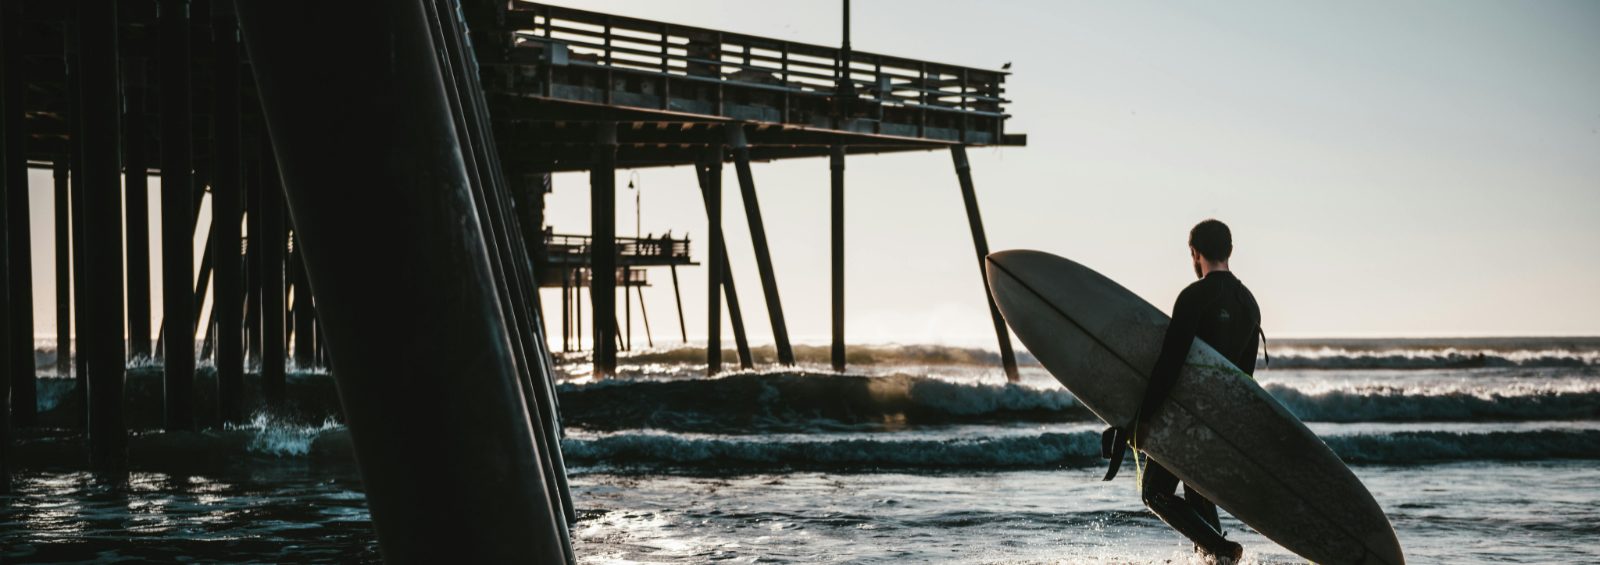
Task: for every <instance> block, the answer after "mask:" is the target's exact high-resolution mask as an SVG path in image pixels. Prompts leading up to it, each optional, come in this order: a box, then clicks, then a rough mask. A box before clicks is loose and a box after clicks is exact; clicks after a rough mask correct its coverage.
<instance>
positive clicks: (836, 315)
mask: <svg viewBox="0 0 1600 565" xmlns="http://www.w3.org/2000/svg"><path fill="white" fill-rule="evenodd" d="M828 168H829V170H830V172H831V173H832V177H833V178H832V181H833V182H832V190H831V195H832V196H831V201H832V210H831V214H830V216H831V218H832V221H831V222H830V223H831V225H832V233H833V237H832V240H833V252H832V257H833V261H832V272H833V277H832V278H833V348H832V349H833V370H834V371H839V372H843V371H844V366H845V350H844V146H843V145H835V146H833V147H831V148H830V151H829V154H828Z"/></svg>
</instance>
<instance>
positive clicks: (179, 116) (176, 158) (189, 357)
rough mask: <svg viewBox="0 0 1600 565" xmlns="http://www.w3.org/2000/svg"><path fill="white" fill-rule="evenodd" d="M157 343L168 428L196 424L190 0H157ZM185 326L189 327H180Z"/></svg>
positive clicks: (175, 428)
mask: <svg viewBox="0 0 1600 565" xmlns="http://www.w3.org/2000/svg"><path fill="white" fill-rule="evenodd" d="M159 17H160V21H159V22H158V23H157V25H158V27H159V30H158V31H159V33H160V49H161V66H160V73H161V108H160V110H161V297H162V300H161V312H162V313H161V333H162V335H161V338H160V339H161V343H162V351H161V358H162V377H163V383H164V386H163V396H162V398H163V400H164V402H165V410H164V414H165V420H166V428H167V429H168V430H192V429H194V423H195V422H194V325H195V316H196V314H195V313H196V312H197V311H198V308H197V307H196V306H195V301H194V228H195V226H194V224H195V213H194V209H195V208H197V206H195V202H196V201H197V200H198V199H196V198H195V195H194V192H195V190H194V176H193V173H192V170H193V168H194V161H193V154H192V152H191V151H192V149H191V139H190V138H191V136H192V135H193V133H192V132H191V130H190V128H191V127H192V125H191V124H192V121H191V117H190V113H191V111H192V110H191V107H190V94H189V89H190V78H189V72H190V71H189V63H190V60H189V58H190V46H189V33H190V32H189V1H188V0H161V4H160V16H159ZM184 330H188V331H184Z"/></svg>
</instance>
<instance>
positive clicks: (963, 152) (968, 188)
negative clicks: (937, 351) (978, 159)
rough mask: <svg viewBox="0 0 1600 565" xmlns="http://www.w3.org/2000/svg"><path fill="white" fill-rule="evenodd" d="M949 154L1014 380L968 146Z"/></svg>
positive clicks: (1008, 372) (1014, 359)
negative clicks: (991, 288) (991, 280)
mask: <svg viewBox="0 0 1600 565" xmlns="http://www.w3.org/2000/svg"><path fill="white" fill-rule="evenodd" d="M950 157H951V159H952V160H954V161H955V166H956V177H957V179H958V180H959V181H960V182H961V201H962V202H963V203H965V204H966V208H967V226H968V227H969V228H971V229H972V245H973V248H974V249H976V250H977V252H978V274H979V275H980V276H982V277H983V297H984V300H986V301H988V303H989V317H990V319H991V320H993V321H994V333H995V336H996V337H998V338H999V341H1000V363H1001V365H1003V366H1004V368H1005V371H1006V380H1008V381H1011V382H1017V381H1018V380H1019V379H1020V377H1019V376H1018V375H1017V355H1016V353H1015V352H1013V351H1012V349H1011V334H1010V333H1009V331H1008V330H1007V329H1006V320H1005V318H1002V317H1001V316H1000V308H998V307H996V306H995V304H994V296H993V295H991V294H989V276H988V274H987V270H988V268H989V267H988V261H987V260H986V258H987V257H988V256H989V239H988V237H987V236H986V235H984V231H983V215H982V214H980V213H978V195H977V191H976V190H974V189H973V186H972V165H971V163H970V162H968V161H967V148H966V147H965V146H962V145H954V146H951V147H950Z"/></svg>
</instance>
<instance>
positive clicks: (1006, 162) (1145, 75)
mask: <svg viewBox="0 0 1600 565" xmlns="http://www.w3.org/2000/svg"><path fill="white" fill-rule="evenodd" d="M557 3H559V4H564V5H572V6H575V7H584V8H587V9H592V10H598V11H605V12H613V13H618V14H627V15H630V16H638V17H644V18H650V19H659V20H666V21H670V22H675V23H682V24H688V25H695V26H702V27H710V28H719V29H725V30H729V31H736V32H741V33H749V34H756V35H764V36H773V37H779V38H785V39H791V40H796V41H804V42H811V43H821V44H836V43H837V42H838V41H839V21H838V19H839V6H838V3H837V2H768V1H753V0H739V1H710V0H706V1H685V0H680V1H671V2H666V1H660V0H635V1H620V0H618V1H602V0H593V1H587V2H557ZM854 8H855V13H854V18H853V22H852V23H853V27H854V37H853V38H852V39H853V43H854V46H855V48H856V49H858V50H861V51H870V52H876V53H884V54H892V55H899V56H906V57H911V58H920V59H928V60H933V61H941V62H948V63H956V64H964V65H972V66H979V67H989V68H998V67H999V66H1000V65H1001V64H1003V63H1005V62H1007V61H1011V62H1013V67H1012V70H1013V72H1014V73H1015V74H1014V75H1013V76H1012V77H1011V78H1010V80H1009V81H1008V83H1007V87H1008V91H1009V96H1010V98H1012V99H1013V100H1014V101H1015V102H1014V104H1012V105H1011V106H1010V111H1011V113H1012V114H1013V115H1014V118H1013V119H1012V120H1011V121H1010V122H1009V125H1008V129H1009V130H1010V131H1012V132H1025V133H1027V134H1029V145H1028V147H1025V148H1011V149H1004V150H996V149H978V150H974V151H973V152H972V161H973V164H972V166H973V170H974V177H975V180H976V184H977V191H978V198H979V201H980V204H981V206H982V209H983V214H984V221H985V223H986V224H987V226H988V236H989V242H990V245H991V247H992V249H994V250H1001V249H1008V248H1037V249H1043V250H1047V251H1050V252H1054V253H1058V254H1061V255H1064V256H1066V257H1069V258H1073V259H1075V260H1078V261H1080V262H1082V263H1085V264H1087V265H1089V266H1091V267H1093V268H1095V269H1097V270H1099V271H1101V272H1102V273H1105V274H1106V275H1108V276H1110V277H1112V278H1114V279H1116V280H1118V281H1120V282H1122V283H1123V284H1124V285H1126V286H1128V287H1129V288H1131V289H1132V290H1134V291H1135V292H1137V293H1139V294H1140V295H1142V296H1144V297H1145V298H1146V299H1148V300H1150V301H1151V302H1153V303H1155V304H1156V305H1157V306H1159V307H1161V308H1162V309H1164V310H1165V309H1167V308H1169V307H1170V305H1171V302H1172V299H1173V298H1174V297H1175V296H1176V295H1177V292H1178V291H1179V290H1180V289H1181V288H1182V287H1183V286H1184V285H1185V284H1188V283H1189V282H1190V281H1191V280H1192V279H1193V274H1192V272H1191V271H1190V266H1189V264H1188V252H1187V249H1186V248H1185V246H1184V243H1185V237H1186V236H1187V231H1188V229H1189V227H1190V226H1192V225H1193V224H1194V223H1195V222H1197V221H1199V220H1201V219H1204V218H1207V217H1216V218H1219V219H1222V220H1224V221H1226V222H1228V223H1229V224H1230V225H1231V226H1232V227H1233V229H1234V237H1235V248H1236V251H1235V259H1234V262H1233V266H1234V269H1235V271H1236V272H1237V273H1238V274H1239V276H1240V278H1241V279H1243V280H1244V281H1245V282H1246V283H1247V284H1248V285H1250V287H1251V288H1252V290H1254V292H1255V294H1256V296H1257V298H1258V299H1259V301H1260V303H1261V305H1262V309H1263V312H1264V325H1265V328H1266V331H1267V333H1268V335H1269V336H1392V335H1408V336H1410V335H1527V334H1589V335H1593V334H1600V217H1597V216H1600V64H1596V62H1595V55H1596V54H1597V53H1600V33H1597V30H1600V4H1597V3H1593V2H1537V3H1495V2H1454V1H1453V2H1437V3H1416V2H1409V3H1388V2H1370V3H1366V2H1358V3H1347V2H1341V3H1326V4H1311V3H1303V2H1296V3H1281V2H1226V3H1198V2H1195V3H1143V2H1140V3H1134V2H1115V3H1086V2H1085V3H1080V2H1071V3H1068V2H1047V1H1039V2H994V1H991V2H977V1H956V0H947V1H927V0H921V1H910V0H904V1H900V0H896V1H885V0H877V1H875V0H857V1H856V2H855V6H854ZM637 174H638V176H637V181H638V184H639V185H640V186H641V190H642V198H643V201H644V206H643V207H644V214H643V229H644V231H645V232H655V233H660V232H662V231H665V230H668V229H671V230H673V231H674V232H676V233H682V232H685V231H687V232H690V234H691V236H693V237H694V238H695V240H694V243H695V254H696V259H697V260H701V261H703V260H704V252H705V239H704V235H705V233H706V229H705V214H704V209H703V208H702V207H701V203H700V198H699V194H698V188H697V186H696V185H695V183H694V174H693V171H692V169H690V168H687V167H680V168H672V169H648V170H642V171H639V172H638V173H637ZM828 175H829V173H828V163H827V161H826V159H809V160H799V161H791V162H784V163H767V164H757V165H756V167H755V180H756V185H757V187H758V190H759V194H760V197H761V205H762V209H763V211H764V212H765V220H766V224H767V230H768V235H769V238H770V243H771V247H772V254H773V259H774V261H775V263H776V271H777V275H778V281H779V286H780V288H781V290H782V294H783V299H784V308H785V311H786V313H787V316H788V319H789V324H790V333H791V334H792V335H793V336H795V339H796V340H797V341H804V342H825V341H826V340H827V336H828V328H829V306H828V305H829V291H828V289H829V286H828V284H829V283H828V280H829V279H828V276H829V275H828V273H829V271H828V268H829V256H828V250H829V239H828V227H829V223H828V206H829V201H828V186H829V184H828ZM847 177H848V178H847V187H848V188H847V199H846V209H847V210H846V214H847V221H846V231H847V242H848V246H849V247H848V253H847V277H846V284H847V288H848V290H847V297H848V301H847V302H848V304H847V308H848V312H849V315H848V318H847V326H848V329H847V335H848V337H849V339H850V340H851V341H855V342H886V341H894V342H946V343H966V344H979V345H982V344H992V340H993V334H992V331H993V330H992V328H991V326H990V325H989V323H988V320H987V311H986V307H985V305H984V300H983V294H982V293H983V290H982V286H981V280H980V278H979V274H978V266H977V261H976V258H975V256H974V254H973V249H972V240H971V237H970V236H969V234H968V232H967V226H966V220H965V218H964V215H963V214H964V213H963V208H962V204H961V197H960V192H959V188H958V185H957V183H956V177H955V174H954V171H953V169H952V166H951V162H950V156H949V154H948V153H947V152H930V153H917V154H904V155H889V156H864V157H853V158H851V159H850V161H849V164H848V169H847ZM32 178H33V180H34V183H35V186H34V192H33V202H34V207H35V218H36V221H35V240H36V241H39V242H40V243H39V244H38V245H36V249H38V250H39V251H40V253H39V257H36V272H37V275H36V279H37V285H36V291H37V301H36V303H37V312H38V314H37V316H38V319H39V324H38V326H39V332H40V333H41V334H53V333H54V332H55V323H54V307H53V292H52V289H53V288H54V287H53V283H51V281H52V280H53V275H52V274H51V273H50V268H49V264H50V261H49V259H48V258H49V255H48V253H49V252H50V247H49V246H48V244H47V243H48V240H47V238H46V237H45V236H46V235H47V234H48V233H49V232H50V229H49V227H48V223H49V222H48V220H49V218H48V216H49V211H48V210H49V208H48V207H49V203H50V198H49V194H50V193H49V188H48V186H49V177H48V173H46V172H36V173H35V174H34V175H33V177H32ZM629 178H630V175H629V173H627V172H622V173H619V174H618V187H619V190H620V191H621V194H619V195H618V216H619V218H618V220H619V221H618V224H619V231H620V232H621V233H623V234H631V233H632V229H633V227H632V226H633V224H634V218H633V216H634V208H633V199H634V195H633V193H631V192H628V191H626V189H622V188H620V187H623V186H626V184H627V182H628V180H629ZM555 183H556V189H555V193H554V194H553V195H552V196H551V198H550V200H549V212H550V221H551V223H552V224H553V226H554V227H555V229H556V230H557V231H558V232H567V233H574V232H576V233H583V232H586V231H587V230H588V209H587V206H588V180H587V176H586V175H582V174H562V175H557V177H556V179H555ZM724 186H725V187H726V188H725V191H724V194H725V197H726V201H725V203H724V206H725V211H724V213H725V218H724V222H725V225H726V227H727V236H728V245H729V251H730V253H731V254H732V256H733V257H732V261H733V266H734V269H735V275H736V276H737V277H738V282H739V288H740V290H741V291H742V292H741V298H742V300H743V302H744V310H745V317H746V320H747V321H746V324H747V326H748V328H749V330H750V333H751V337H752V340H753V341H757V342H770V340H771V338H770V335H771V332H770V327H769V326H768V325H767V321H766V316H765V310H764V309H763V304H762V301H761V292H760V284H759V280H758V278H757V277H756V271H755V262H754V258H753V256H752V252H751V247H750V242H749V231H748V228H747V226H746V225H745V223H744V218H743V215H742V203H741V202H740V201H739V195H738V191H737V190H736V188H735V187H736V186H737V185H736V181H735V179H734V176H733V171H732V167H728V169H727V178H726V179H725V180H724ZM154 249H158V248H154V246H153V250H154ZM152 271H153V274H156V275H157V276H159V269H152ZM680 275H681V277H682V282H683V283H684V284H685V285H686V286H685V287H684V291H683V297H684V308H685V310H686V312H687V313H688V315H689V320H688V325H689V333H690V334H691V339H694V338H697V337H702V336H704V334H705V328H704V316H705V313H704V310H705V308H704V297H705V288H704V285H705V277H704V269H703V268H698V267H697V268H689V269H684V270H682V271H680ZM651 280H652V281H654V283H655V286H654V287H651V288H648V289H646V291H645V294H646V296H647V300H648V302H649V307H650V314H651V320H650V321H651V324H652V327H653V329H654V330H655V334H656V336H657V338H658V343H661V342H666V343H672V342H674V341H675V340H676V334H677V329H676V319H675V315H674V309H673V307H672V287H671V284H670V277H669V276H668V275H667V272H666V271H665V270H658V271H656V272H653V273H651ZM153 288H156V289H159V288H160V286H159V283H157V284H156V285H154V286H153ZM545 300H546V304H549V305H551V306H552V308H551V310H553V311H554V312H553V315H552V316H550V317H548V322H547V323H548V324H549V328H550V330H551V332H552V334H554V337H555V338H556V339H557V340H559V326H558V325H556V324H557V323H558V319H559V306H558V305H559V295H558V294H557V293H554V292H550V293H547V294H546V295H545ZM585 309H586V310H587V308H585ZM619 309H620V304H619ZM155 312H157V313H159V312H160V309H159V306H157V307H156V309H155ZM588 325H589V324H588V323H587V322H586V323H585V327H586V329H587V327H588ZM638 325H639V324H638V323H637V322H636V326H638ZM640 331H641V332H642V329H641V330H640ZM668 336H672V337H671V339H668ZM725 339H728V338H725ZM637 340H638V342H639V343H643V342H644V338H643V336H642V333H641V335H640V336H639V337H638V338H637ZM586 341H587V340H586Z"/></svg>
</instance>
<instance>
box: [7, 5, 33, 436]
mask: <svg viewBox="0 0 1600 565" xmlns="http://www.w3.org/2000/svg"><path fill="white" fill-rule="evenodd" d="M21 13H22V6H21V5H20V4H17V3H14V2H13V3H11V4H8V5H6V6H0V28H4V31H0V35H3V37H0V51H3V52H4V53H0V57H4V60H3V61H0V65H3V69H4V71H3V72H4V75H5V76H4V78H0V81H3V85H0V99H3V100H4V102H0V108H3V109H0V112H3V113H4V114H5V116H4V117H3V118H0V123H3V124H4V126H3V127H0V130H3V133H0V134H3V135H4V140H3V141H0V152H3V153H4V156H3V157H0V159H3V160H4V163H5V165H4V166H3V167H0V170H3V172H0V191H4V192H6V193H7V194H8V195H9V197H10V199H9V202H8V203H7V208H8V211H7V212H6V213H5V214H4V215H0V218H5V219H6V223H7V230H8V231H9V233H8V234H7V237H6V239H7V241H8V243H7V244H6V245H7V246H8V247H9V248H10V251H9V252H8V253H7V254H6V255H7V260H9V262H10V264H9V265H8V266H7V268H8V269H9V279H10V283H9V286H10V290H9V293H10V303H11V314H10V316H9V317H0V323H9V324H11V326H10V332H9V334H10V337H11V344H10V345H11V358H10V361H9V363H7V364H0V367H3V368H4V369H3V370H5V371H7V372H9V373H10V378H9V379H0V388H6V387H9V388H10V391H11V400H10V403H11V422H12V423H14V424H16V426H17V427H26V426H32V425H34V422H35V419H36V416H37V404H36V403H37V397H38V392H37V390H38V383H37V382H36V381H35V377H36V375H35V374H34V360H33V233H32V230H31V229H30V224H31V218H30V214H29V200H30V199H29V194H28V162H27V158H26V157H25V153H24V149H25V147H24V145H25V144H26V142H27V139H28V134H27V121H26V112H25V111H24V108H25V102H26V100H25V99H24V97H25V96H26V92H27V89H26V88H25V85H26V80H27V76H26V75H25V74H24V72H23V70H24V69H23V61H22V45H21V41H20V39H19V38H18V36H17V34H18V33H20V31H21V26H20V23H19V21H18V20H19V19H20V17H21ZM0 442H3V440H0Z"/></svg>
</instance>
